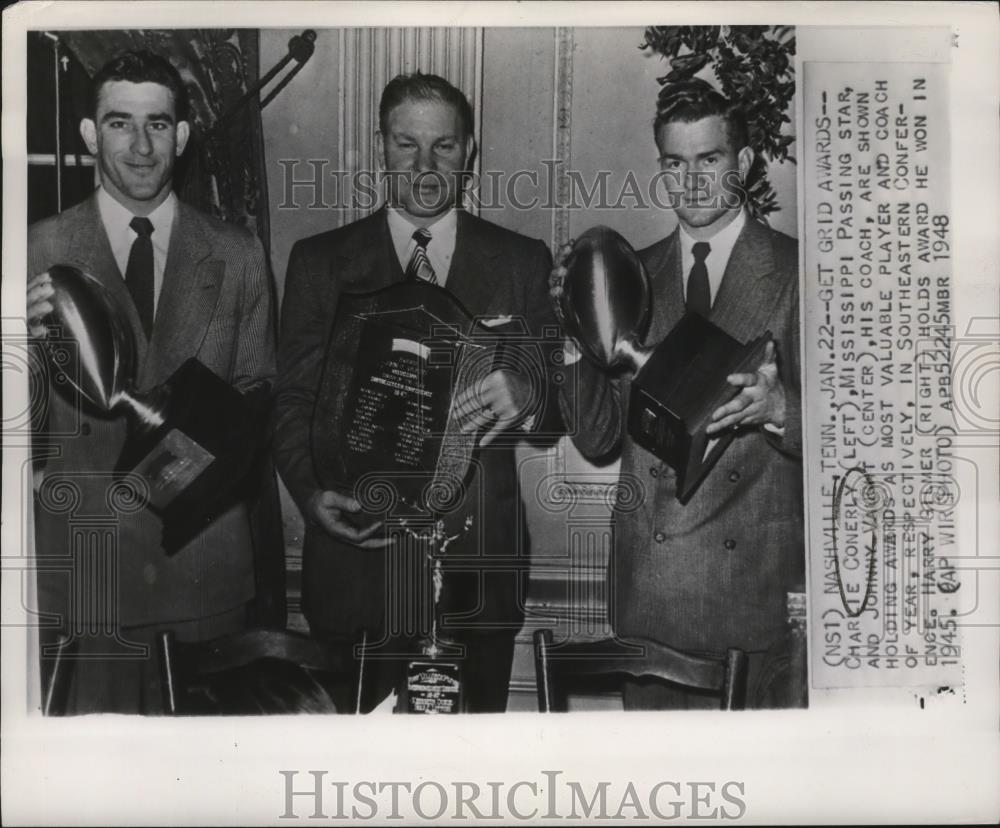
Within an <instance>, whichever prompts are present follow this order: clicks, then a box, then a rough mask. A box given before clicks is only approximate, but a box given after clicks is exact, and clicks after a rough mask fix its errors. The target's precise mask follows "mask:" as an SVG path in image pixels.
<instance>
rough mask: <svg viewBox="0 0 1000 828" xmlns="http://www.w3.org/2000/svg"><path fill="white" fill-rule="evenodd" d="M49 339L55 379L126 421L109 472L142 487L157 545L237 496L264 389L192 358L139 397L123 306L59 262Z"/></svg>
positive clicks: (250, 457) (260, 425)
mask: <svg viewBox="0 0 1000 828" xmlns="http://www.w3.org/2000/svg"><path fill="white" fill-rule="evenodd" d="M49 277H50V279H51V282H52V288H53V291H54V292H53V295H52V297H51V298H50V299H49V303H50V304H51V305H52V312H51V313H50V314H48V315H47V317H46V318H45V320H44V322H45V323H46V325H47V326H48V327H50V328H51V329H52V330H53V331H55V332H56V333H57V334H58V335H57V336H49V337H47V338H46V340H45V343H46V347H45V350H46V353H47V354H48V356H49V360H50V362H51V363H52V365H53V366H54V368H55V370H56V371H57V373H58V374H59V375H60V376H61V377H62V378H63V379H64V380H65V381H66V382H67V383H68V384H69V385H70V386H71V387H72V388H74V389H75V390H76V391H77V392H78V393H79V394H80V396H81V398H82V399H83V400H84V401H85V402H86V403H89V405H90V406H91V407H93V408H94V409H96V411H97V413H98V414H101V415H106V416H116V415H119V414H122V413H124V414H125V416H126V417H127V418H128V426H129V430H128V438H127V440H126V443H125V447H124V449H123V451H122V455H121V458H120V459H119V462H118V467H117V469H116V470H117V471H119V472H126V471H127V472H130V473H132V474H135V475H138V476H139V477H141V478H142V479H143V481H144V482H145V487H144V489H145V491H144V494H145V497H146V500H147V502H148V504H149V505H150V506H151V507H152V508H153V509H154V510H155V511H156V512H158V513H159V514H160V515H161V517H162V518H163V525H164V532H163V543H164V547H165V549H166V550H167V551H168V552H176V551H177V550H178V549H179V548H180V547H181V546H182V545H183V544H184V543H186V542H187V541H188V540H190V539H191V537H193V536H194V535H195V534H197V533H198V532H199V531H200V530H201V529H203V528H204V527H205V526H206V525H207V524H208V523H210V522H211V520H212V519H213V518H214V517H215V516H216V515H218V514H219V513H220V512H221V511H223V510H224V509H226V508H228V507H229V506H231V505H232V504H233V503H234V502H236V501H237V500H239V499H241V497H242V494H243V486H244V484H245V482H246V478H247V473H248V472H249V470H250V468H251V467H252V466H253V464H254V461H255V459H256V454H257V452H256V447H259V446H260V445H261V444H262V439H261V438H262V436H263V433H264V424H265V422H266V416H267V411H266V405H265V398H266V397H267V392H268V389H267V388H266V387H265V386H261V387H259V388H256V389H254V391H253V392H252V393H251V394H247V395H244V394H241V393H240V392H238V391H237V390H235V389H234V388H232V387H231V386H230V385H229V384H228V383H227V382H225V381H224V380H222V379H220V378H219V377H218V376H216V375H215V374H214V373H213V372H212V371H210V370H209V369H208V368H206V367H205V366H204V365H202V364H201V363H200V362H198V360H196V359H189V360H187V361H186V362H184V363H183V364H182V365H181V366H180V368H178V369H177V371H175V372H174V374H173V375H172V376H171V377H170V379H169V380H167V382H165V383H164V384H163V385H160V386H157V387H156V388H153V389H150V390H148V391H144V392H140V391H137V390H136V388H135V377H136V372H137V367H138V366H137V365H136V352H135V340H134V338H133V335H132V331H131V328H130V326H129V324H128V322H127V321H126V314H125V311H124V309H123V308H122V307H121V305H120V304H119V302H118V300H117V299H116V298H115V297H114V295H113V294H112V293H111V292H109V291H108V289H107V288H105V287H104V285H102V284H101V283H100V282H99V281H98V280H97V279H96V278H94V277H93V276H91V275H90V274H87V273H84V272H83V271H81V270H79V269H78V268H75V267H71V266H69V265H56V266H54V267H52V268H50V269H49Z"/></svg>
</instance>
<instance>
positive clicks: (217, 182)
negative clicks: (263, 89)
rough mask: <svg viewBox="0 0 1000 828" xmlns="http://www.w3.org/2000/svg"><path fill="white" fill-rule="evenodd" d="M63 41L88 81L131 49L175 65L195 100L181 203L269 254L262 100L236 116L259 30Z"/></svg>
mask: <svg viewBox="0 0 1000 828" xmlns="http://www.w3.org/2000/svg"><path fill="white" fill-rule="evenodd" d="M60 37H61V38H62V40H63V42H64V43H65V44H66V45H67V47H68V48H69V49H70V50H72V52H73V53H74V55H75V56H76V57H77V59H78V60H79V61H80V63H81V64H83V66H84V68H85V69H86V70H87V72H88V73H89V74H90V75H91V76H93V74H94V73H95V72H97V70H98V69H100V68H101V66H103V65H104V63H105V62H107V61H108V60H110V59H111V58H112V57H114V55H116V54H118V53H120V52H125V51H128V50H130V49H148V50H149V51H151V52H154V53H156V54H159V55H162V56H164V57H166V58H167V59H168V60H170V62H171V63H172V64H173V65H174V67H175V68H176V69H177V71H178V72H179V73H180V75H181V78H183V80H184V82H185V84H186V85H187V89H188V96H189V98H190V100H191V117H190V120H191V127H192V135H191V142H190V144H189V145H188V149H187V152H185V154H184V157H183V158H182V159H181V163H180V165H179V167H178V173H177V181H176V185H175V186H176V189H177V192H178V195H179V196H180V197H181V198H182V199H183V200H184V201H186V202H187V203H188V204H191V205H193V206H195V207H198V208H200V209H201V210H204V211H205V212H206V213H210V214H212V215H214V216H217V217H218V218H221V219H223V220H225V221H229V222H232V223H233V224H240V225H243V226H244V227H246V228H247V229H249V230H251V231H253V232H254V233H255V234H256V235H257V237H258V238H260V240H261V242H262V243H263V244H264V246H265V248H268V247H269V239H270V228H269V223H268V210H267V205H268V201H267V178H266V176H265V171H264V147H263V136H262V131H261V118H260V106H259V100H258V98H257V97H256V96H254V98H253V99H252V100H251V101H250V102H249V103H248V104H247V105H246V106H244V107H242V108H241V109H240V110H238V111H236V112H235V113H232V108H233V106H234V105H235V104H236V103H237V102H238V101H239V100H240V98H241V97H242V96H243V94H244V93H245V92H246V91H247V88H248V87H250V86H253V85H254V84H255V83H256V82H257V79H258V77H259V35H258V32H257V30H256V29H123V30H113V31H77V32H61V33H60ZM81 114H82V113H81ZM227 115H228V117H227Z"/></svg>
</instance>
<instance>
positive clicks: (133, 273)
mask: <svg viewBox="0 0 1000 828" xmlns="http://www.w3.org/2000/svg"><path fill="white" fill-rule="evenodd" d="M128 226H129V227H131V228H132V229H133V230H134V231H135V232H136V240H135V241H134V242H132V250H131V251H130V252H129V254H128V266H127V267H126V268H125V285H126V286H127V287H128V291H129V293H131V294H132V301H133V302H135V309H136V310H137V311H138V312H139V319H140V320H141V322H142V329H143V330H144V331H145V332H146V339H149V338H150V337H151V336H152V334H153V239H152V235H153V222H151V221H150V220H149V219H148V218H143V217H142V216H135V217H134V218H133V219H132V221H130V222H129V225H128Z"/></svg>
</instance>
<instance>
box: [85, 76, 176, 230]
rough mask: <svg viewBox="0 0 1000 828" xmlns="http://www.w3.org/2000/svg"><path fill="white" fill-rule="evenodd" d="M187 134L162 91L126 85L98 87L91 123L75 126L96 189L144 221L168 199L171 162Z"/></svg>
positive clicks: (151, 86)
mask: <svg viewBox="0 0 1000 828" xmlns="http://www.w3.org/2000/svg"><path fill="white" fill-rule="evenodd" d="M188 131H189V130H188V124H187V122H186V121H180V122H179V123H178V122H177V120H176V115H175V108H174V96H173V93H172V92H171V91H170V90H169V89H167V87H165V86H161V85H160V84H158V83H132V82H130V81H109V82H108V83H106V84H104V85H103V86H102V87H101V89H100V92H99V93H98V97H97V113H96V115H95V119H94V120H91V119H90V118H84V120H83V121H82V122H81V124H80V134H81V135H82V136H83V140H84V142H85V143H86V145H87V149H88V150H90V152H91V154H92V155H94V156H95V157H96V158H97V163H98V165H99V166H100V169H101V183H102V185H103V186H104V188H105V189H106V190H107V191H108V193H109V194H110V195H111V196H113V197H114V198H115V199H116V200H117V201H118V202H119V203H120V204H122V205H123V206H125V207H127V208H128V209H129V210H131V211H132V212H133V213H135V214H136V215H148V214H149V213H151V212H152V211H153V210H155V209H156V208H157V207H158V206H159V205H160V204H162V203H163V202H164V200H165V199H166V198H167V196H168V195H169V194H170V187H171V181H172V179H173V175H174V162H175V161H176V160H177V158H178V157H179V156H180V155H181V153H182V152H184V147H185V145H186V144H187V140H188Z"/></svg>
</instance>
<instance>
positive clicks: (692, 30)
mask: <svg viewBox="0 0 1000 828" xmlns="http://www.w3.org/2000/svg"><path fill="white" fill-rule="evenodd" d="M639 48H640V49H644V50H650V51H651V52H654V53H656V54H659V55H660V56H661V57H663V58H664V59H666V60H668V61H669V63H670V71H669V72H668V73H667V74H666V75H664V76H663V77H661V78H657V81H658V82H659V83H660V85H661V86H662V87H664V88H666V87H668V86H669V85H670V84H673V83H676V82H677V81H682V80H688V79H690V78H692V77H694V76H695V75H696V74H697V73H699V72H701V71H702V70H703V69H705V68H706V67H708V68H709V69H711V71H712V73H713V74H714V75H715V79H716V82H717V85H718V88H719V90H720V91H721V92H722V94H723V95H725V96H726V97H727V98H729V99H730V100H732V101H738V102H739V103H740V104H741V108H742V109H743V111H744V113H745V114H746V118H747V127H748V129H749V132H750V146H751V148H752V149H753V151H754V156H755V158H754V163H753V166H752V168H751V169H750V173H749V174H748V176H747V180H746V182H745V187H746V195H747V208H748V209H749V211H750V214H751V215H752V216H754V217H755V218H758V219H763V218H764V217H765V216H767V215H768V214H769V213H773V212H774V211H776V210H779V209H781V208H780V207H779V206H778V203H777V195H776V194H775V192H774V189H773V188H772V187H771V184H770V182H769V181H768V180H767V164H766V161H765V158H767V159H769V160H770V161H772V162H774V161H779V162H780V161H791V162H792V163H795V159H794V158H793V157H791V156H790V155H789V154H788V148H789V146H790V145H791V144H792V142H793V141H794V140H795V136H794V135H782V134H781V128H782V124H786V123H789V122H790V121H791V118H790V117H789V115H788V110H789V107H790V106H791V102H792V99H793V97H794V96H795V35H794V29H793V28H792V27H791V26H649V27H647V28H646V32H645V40H644V41H643V43H642V44H640V46H639ZM663 91H665V89H664V90H661V97H662V94H663Z"/></svg>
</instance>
